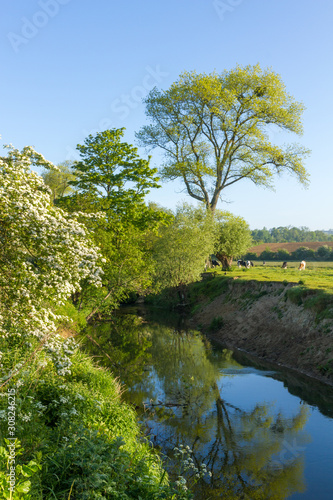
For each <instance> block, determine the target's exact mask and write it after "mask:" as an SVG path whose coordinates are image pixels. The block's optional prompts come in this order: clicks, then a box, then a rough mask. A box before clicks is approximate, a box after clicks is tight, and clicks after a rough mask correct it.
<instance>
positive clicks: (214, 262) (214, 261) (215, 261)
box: [212, 259, 221, 267]
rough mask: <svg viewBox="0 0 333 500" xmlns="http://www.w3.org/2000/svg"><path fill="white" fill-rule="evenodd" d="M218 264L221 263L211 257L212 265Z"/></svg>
mask: <svg viewBox="0 0 333 500" xmlns="http://www.w3.org/2000/svg"><path fill="white" fill-rule="evenodd" d="M220 265H221V264H220V263H219V262H217V260H214V259H212V266H213V267H216V266H220Z"/></svg>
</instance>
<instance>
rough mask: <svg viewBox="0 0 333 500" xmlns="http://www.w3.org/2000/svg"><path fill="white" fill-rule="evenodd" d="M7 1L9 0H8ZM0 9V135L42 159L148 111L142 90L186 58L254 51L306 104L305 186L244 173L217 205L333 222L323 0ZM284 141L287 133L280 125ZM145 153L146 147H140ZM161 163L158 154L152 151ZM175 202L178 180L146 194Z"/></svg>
mask: <svg viewBox="0 0 333 500" xmlns="http://www.w3.org/2000/svg"><path fill="white" fill-rule="evenodd" d="M4 4H5V5H4ZM4 4H3V5H2V13H1V19H0V28H1V41H0V60H1V79H0V90H1V94H0V95H1V98H0V134H1V136H2V139H1V145H2V144H5V143H12V144H13V145H14V146H15V147H17V148H21V147H23V146H25V145H33V146H34V147H35V149H36V150H37V151H39V152H40V153H42V154H43V155H44V156H45V157H46V158H47V159H48V160H50V161H53V162H54V163H59V162H61V161H63V160H66V159H71V158H73V155H74V154H75V148H76V145H77V144H78V143H82V142H83V141H84V139H85V137H86V136H87V135H88V134H90V133H95V132H97V131H101V130H104V129H106V128H113V127H126V133H125V140H126V141H127V142H129V143H134V144H135V135H134V134H135V132H136V131H138V130H139V129H140V128H141V126H142V125H144V124H145V123H146V118H145V112H144V105H143V104H142V102H141V99H142V97H144V95H146V94H147V93H148V91H149V90H150V89H151V88H152V87H153V86H155V85H156V86H157V87H159V88H164V89H167V88H168V87H169V86H170V85H171V84H172V83H173V82H174V81H175V80H177V78H178V76H179V74H180V73H182V72H183V71H185V70H196V71H197V72H206V73H210V72H212V71H214V70H216V71H217V72H222V71H223V70H224V69H231V68H233V67H235V66H236V64H240V65H244V66H245V65H248V64H256V63H258V62H259V63H260V65H261V66H262V67H263V68H266V67H271V68H272V69H273V70H274V71H276V72H277V73H279V74H280V75H281V77H282V79H283V81H284V83H285V84H286V87H287V90H288V91H289V92H290V93H291V94H292V95H293V96H294V97H295V98H296V99H297V100H300V101H303V102H304V104H305V106H306V108H307V109H306V111H305V113H304V120H303V123H304V135H303V136H302V137H301V138H297V136H293V135H290V136H288V137H287V140H288V142H289V141H290V142H296V141H297V142H300V143H302V144H304V145H305V146H306V147H308V148H310V149H311V150H312V154H311V157H310V158H309V159H308V160H307V161H306V167H307V169H308V171H309V173H310V176H311V183H310V187H309V188H308V189H304V188H303V187H301V186H300V185H299V184H298V183H297V182H296V180H295V179H293V178H292V177H290V176H282V177H281V178H279V179H277V181H276V191H275V192H272V191H268V190H265V189H262V188H257V187H256V186H254V185H253V184H251V182H250V181H241V182H239V183H236V184H235V185H234V186H232V187H231V188H230V189H229V190H228V191H227V190H226V191H225V198H226V199H225V203H221V204H220V206H219V208H223V209H226V210H229V211H231V212H233V213H234V214H236V215H240V216H242V217H244V218H245V219H246V220H247V222H248V223H249V224H250V227H251V228H252V229H254V228H262V227H263V226H266V227H268V228H270V227H273V226H288V225H294V226H307V227H310V229H329V228H333V220H332V219H333V217H332V205H333V203H332V184H333V171H332V155H331V144H332V142H333V135H332V129H333V127H332V124H331V119H332V116H333V99H332V79H333V68H332V53H333V46H332V45H333V44H332V40H333V37H332V20H333V2H330V1H328V0H292V1H290V0H269V1H268V0H208V1H207V0H178V1H177V0H169V1H168V2H157V1H156V0H154V1H153V0H141V1H140V2H138V1H134V0H132V1H130V0H129V1H127V2H115V1H112V0H110V1H107V0H95V1H92V0H37V1H35V0H15V2H4ZM276 139H277V140H278V141H280V140H281V139H282V137H279V136H278V135H277V137H276ZM140 152H141V154H142V155H144V154H145V153H144V151H143V150H142V151H140ZM153 163H154V165H156V166H158V165H159V164H160V163H161V156H160V155H159V154H158V153H157V152H154V153H153ZM149 199H151V200H154V201H157V202H159V203H160V204H161V205H163V206H166V207H170V208H175V206H176V204H177V203H178V202H181V201H184V200H187V201H192V199H191V198H189V197H187V195H186V194H185V192H183V190H182V185H181V184H178V183H167V184H164V185H163V187H162V188H161V189H159V190H155V191H154V192H152V193H151V194H150V195H149Z"/></svg>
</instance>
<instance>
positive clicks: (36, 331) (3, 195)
mask: <svg viewBox="0 0 333 500" xmlns="http://www.w3.org/2000/svg"><path fill="white" fill-rule="evenodd" d="M7 148H8V150H9V151H8V155H7V156H6V157H1V158H0V336H2V337H8V336H11V337H12V336H25V337H28V336H31V335H33V336H35V337H37V338H38V340H40V341H41V340H42V339H43V342H44V346H45V347H46V348H47V349H48V350H49V352H51V353H52V356H53V358H55V357H56V353H57V352H58V353H60V351H62V350H63V348H65V350H66V347H65V346H62V343H61V342H59V339H56V338H53V339H51V337H52V336H53V334H54V332H55V331H56V320H57V319H59V318H58V317H57V316H55V314H54V313H53V312H52V306H54V305H55V304H57V305H61V304H64V303H65V301H66V299H67V298H68V297H69V296H70V295H71V294H72V293H74V292H75V291H79V290H80V289H81V283H82V281H83V280H86V282H88V283H91V284H94V285H96V286H100V285H101V278H100V275H101V273H102V271H101V269H100V267H99V266H98V259H99V258H100V255H99V252H98V249H97V248H96V247H94V246H93V244H92V243H91V240H90V238H89V235H88V234H87V231H86V229H85V227H84V226H83V225H82V224H80V223H79V222H77V220H76V219H75V216H73V215H71V216H70V215H69V214H67V213H66V212H64V211H62V210H61V209H59V208H56V207H54V206H53V205H52V202H51V198H50V191H49V188H47V187H46V186H45V185H44V182H43V179H42V177H40V176H39V175H38V174H37V173H35V172H33V171H32V170H31V168H30V167H31V166H32V165H40V166H44V167H46V168H55V169H56V167H55V166H54V165H52V164H51V163H50V162H47V161H46V160H45V158H43V156H42V155H40V154H38V153H36V151H34V150H33V149H32V148H30V147H26V148H24V149H23V150H22V151H21V152H20V151H18V150H17V149H14V148H13V147H12V146H7ZM67 354H68V353H67ZM62 356H63V357H65V358H64V360H63V361H60V360H58V361H57V363H58V364H59V369H60V370H61V371H62V374H64V372H65V371H66V369H67V368H68V364H69V363H68V356H67V355H66V352H65V351H64V352H62Z"/></svg>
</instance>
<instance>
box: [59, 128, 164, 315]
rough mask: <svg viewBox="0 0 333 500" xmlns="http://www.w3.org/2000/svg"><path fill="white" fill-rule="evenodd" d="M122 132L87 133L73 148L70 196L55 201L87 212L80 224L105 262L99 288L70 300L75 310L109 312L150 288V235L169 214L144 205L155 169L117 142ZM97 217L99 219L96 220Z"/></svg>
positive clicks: (155, 183) (154, 181)
mask: <svg viewBox="0 0 333 500" xmlns="http://www.w3.org/2000/svg"><path fill="white" fill-rule="evenodd" d="M123 134H124V129H111V130H105V131H103V132H99V133H97V134H95V135H89V136H88V137H87V139H86V140H85V141H84V144H83V145H81V144H79V145H78V146H77V149H78V150H79V152H80V155H81V161H79V162H77V163H76V164H75V165H74V174H75V177H76V178H75V180H73V181H71V182H70V184H71V185H73V186H75V187H76V190H75V192H74V193H73V194H71V195H69V196H64V197H63V198H61V199H59V200H57V204H58V205H59V206H61V207H64V208H65V209H66V210H67V211H69V212H74V213H76V212H80V213H81V216H82V213H85V214H86V215H87V214H88V215H89V217H86V216H83V221H84V223H85V225H86V227H87V228H88V230H89V231H90V233H91V235H92V237H93V239H94V241H95V242H96V244H97V245H98V246H99V248H100V250H101V252H102V255H103V257H104V259H105V261H104V263H103V276H102V288H101V289H97V288H96V287H94V288H92V286H89V284H87V286H86V287H84V288H83V290H82V292H81V293H80V294H76V295H75V296H73V300H74V303H75V304H76V305H78V306H79V307H90V308H91V312H90V314H89V315H88V316H87V319H88V320H89V319H90V318H92V317H93V316H94V315H95V314H97V313H98V314H103V313H107V314H108V313H109V312H110V311H112V310H113V309H114V308H115V307H116V306H117V305H118V304H119V302H121V301H122V300H124V299H125V298H126V297H127V296H128V295H129V294H131V293H137V294H143V293H144V292H145V290H146V289H147V288H148V287H149V286H150V285H151V277H152V274H153V268H154V262H153V259H152V256H151V253H152V251H151V237H150V236H151V235H150V233H151V232H152V233H154V232H155V231H157V228H158V227H159V226H160V225H161V224H164V223H167V222H168V220H169V219H170V216H169V215H168V214H166V213H165V212H164V211H163V210H159V209H158V208H157V207H155V206H149V205H146V203H145V196H146V194H147V193H148V192H149V190H150V189H151V188H154V187H160V186H159V184H158V178H157V177H156V172H157V169H154V168H151V166H150V165H149V160H145V159H142V158H140V157H139V156H138V154H137V149H136V148H134V147H133V146H132V145H130V144H128V143H126V142H123V141H122V140H121V139H122V137H123ZM101 213H102V214H103V217H101V216H100V215H101Z"/></svg>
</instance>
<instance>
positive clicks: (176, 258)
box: [153, 204, 215, 291]
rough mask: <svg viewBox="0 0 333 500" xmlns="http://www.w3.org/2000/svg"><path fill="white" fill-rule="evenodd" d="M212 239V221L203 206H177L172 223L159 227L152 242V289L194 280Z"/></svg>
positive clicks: (202, 267) (210, 250)
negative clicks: (153, 275) (153, 266)
mask: <svg viewBox="0 0 333 500" xmlns="http://www.w3.org/2000/svg"><path fill="white" fill-rule="evenodd" d="M214 238H215V232H214V221H213V218H212V216H211V214H210V213H208V212H207V211H206V210H205V208H204V207H200V208H193V207H191V206H190V205H187V204H184V205H182V206H179V207H178V209H177V212H176V215H175V218H174V221H173V223H172V224H171V225H169V226H168V227H164V228H162V229H161V231H160V233H159V236H158V237H157V238H156V240H155V243H154V245H153V258H154V261H155V266H156V267H155V269H156V271H155V290H156V291H157V290H158V289H160V288H165V287H177V286H179V285H186V284H188V283H191V282H193V281H196V280H198V279H199V277H200V274H201V273H202V271H203V269H204V265H205V261H206V260H207V258H208V255H209V254H211V253H212V252H213V246H214Z"/></svg>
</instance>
